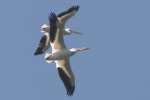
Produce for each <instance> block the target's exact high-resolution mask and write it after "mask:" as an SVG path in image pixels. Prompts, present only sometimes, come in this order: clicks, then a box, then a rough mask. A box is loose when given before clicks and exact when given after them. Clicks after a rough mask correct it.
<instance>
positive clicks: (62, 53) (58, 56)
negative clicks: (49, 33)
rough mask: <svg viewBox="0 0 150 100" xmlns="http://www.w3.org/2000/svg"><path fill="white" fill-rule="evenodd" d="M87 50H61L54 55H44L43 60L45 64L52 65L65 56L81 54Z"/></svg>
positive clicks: (84, 48)
mask: <svg viewBox="0 0 150 100" xmlns="http://www.w3.org/2000/svg"><path fill="white" fill-rule="evenodd" d="M86 50H89V48H86V47H83V48H71V49H68V50H62V51H58V52H55V53H45V57H44V58H45V60H46V62H47V63H53V62H54V61H55V60H61V59H63V58H64V57H65V56H68V57H70V56H73V55H74V54H76V53H79V52H83V51H86Z"/></svg>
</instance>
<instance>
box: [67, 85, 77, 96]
mask: <svg viewBox="0 0 150 100" xmlns="http://www.w3.org/2000/svg"><path fill="white" fill-rule="evenodd" d="M74 90H75V87H72V88H71V89H70V90H69V91H67V95H68V96H73V93H74Z"/></svg>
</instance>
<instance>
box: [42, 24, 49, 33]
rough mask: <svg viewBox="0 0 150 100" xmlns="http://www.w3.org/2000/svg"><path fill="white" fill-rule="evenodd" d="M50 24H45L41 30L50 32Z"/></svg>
mask: <svg viewBox="0 0 150 100" xmlns="http://www.w3.org/2000/svg"><path fill="white" fill-rule="evenodd" d="M49 29H50V26H49V25H48V24H43V25H42V26H41V32H42V33H43V32H49Z"/></svg>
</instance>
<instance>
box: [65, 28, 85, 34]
mask: <svg viewBox="0 0 150 100" xmlns="http://www.w3.org/2000/svg"><path fill="white" fill-rule="evenodd" d="M65 32H66V33H67V34H68V35H70V34H71V33H74V34H78V35H82V33H80V32H77V31H75V30H72V29H71V28H65Z"/></svg>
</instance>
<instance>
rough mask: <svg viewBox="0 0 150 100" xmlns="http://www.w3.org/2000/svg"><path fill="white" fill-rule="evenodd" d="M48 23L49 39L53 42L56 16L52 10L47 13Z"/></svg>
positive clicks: (55, 30)
mask: <svg viewBox="0 0 150 100" xmlns="http://www.w3.org/2000/svg"><path fill="white" fill-rule="evenodd" d="M49 24H50V41H51V42H54V40H55V36H56V32H57V16H56V14H55V13H54V12H51V13H50V15H49Z"/></svg>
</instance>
